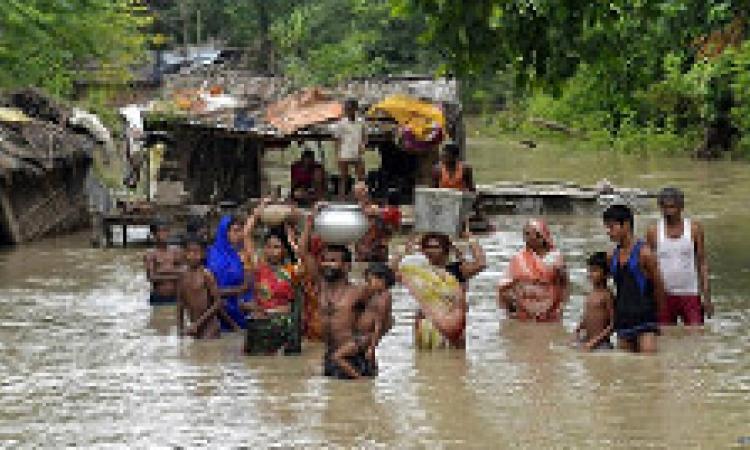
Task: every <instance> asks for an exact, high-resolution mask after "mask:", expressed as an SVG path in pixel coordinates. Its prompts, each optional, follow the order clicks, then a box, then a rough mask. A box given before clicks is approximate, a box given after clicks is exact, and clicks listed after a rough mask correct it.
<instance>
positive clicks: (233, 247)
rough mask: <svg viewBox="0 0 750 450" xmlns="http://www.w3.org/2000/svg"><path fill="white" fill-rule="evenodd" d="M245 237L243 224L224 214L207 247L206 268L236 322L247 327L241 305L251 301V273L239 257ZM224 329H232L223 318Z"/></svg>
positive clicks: (228, 311)
mask: <svg viewBox="0 0 750 450" xmlns="http://www.w3.org/2000/svg"><path fill="white" fill-rule="evenodd" d="M243 238H244V234H243V224H242V223H240V222H239V221H237V220H236V219H235V218H234V217H232V216H224V217H222V218H221V221H220V222H219V228H218V229H217V230H216V240H215V241H214V244H213V245H212V246H211V247H210V248H209V249H208V256H207V257H206V267H208V269H209V270H210V271H211V272H212V273H213V274H214V277H215V278H216V283H217V285H218V286H219V292H220V293H221V296H222V297H223V298H224V308H225V310H226V312H227V314H229V316H230V317H231V318H232V319H234V321H235V322H236V323H237V325H239V326H240V327H242V328H247V320H246V319H245V313H244V312H242V308H240V304H241V303H245V302H248V301H250V300H252V289H250V287H251V281H252V276H251V274H249V273H247V272H246V270H245V265H244V264H243V262H242V259H241V258H240V250H241V249H242V242H243ZM221 329H222V330H224V331H230V330H231V328H230V326H229V324H227V323H226V322H225V321H224V320H222V321H221Z"/></svg>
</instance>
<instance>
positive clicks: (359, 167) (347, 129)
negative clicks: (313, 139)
mask: <svg viewBox="0 0 750 450" xmlns="http://www.w3.org/2000/svg"><path fill="white" fill-rule="evenodd" d="M357 108H358V105H357V101H356V100H353V99H349V100H347V101H346V103H344V116H345V117H344V118H343V119H342V120H341V121H340V122H339V123H338V124H337V125H336V138H337V140H336V158H337V160H338V166H339V177H340V178H339V188H338V196H339V199H342V200H343V199H344V198H345V197H346V194H347V192H346V191H347V189H346V188H347V185H348V181H349V168H350V167H354V173H355V176H356V177H357V181H364V179H365V164H364V160H363V157H364V151H365V147H366V146H367V130H366V128H365V125H364V122H361V121H358V120H357Z"/></svg>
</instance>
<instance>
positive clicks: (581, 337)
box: [575, 252, 615, 352]
mask: <svg viewBox="0 0 750 450" xmlns="http://www.w3.org/2000/svg"><path fill="white" fill-rule="evenodd" d="M588 266H589V267H588V269H589V281H591V285H592V287H593V289H592V291H591V293H590V294H589V295H588V297H586V303H585V304H584V307H583V317H581V322H580V323H579V324H578V328H576V331H575V334H576V339H577V345H578V347H579V348H580V349H581V350H584V351H587V352H588V351H592V350H611V349H612V342H611V341H610V340H609V336H610V335H611V334H612V331H613V327H614V322H615V311H614V304H613V298H612V292H611V291H610V290H609V289H608V288H607V274H608V272H609V270H608V269H607V254H606V253H605V252H597V253H594V254H593V255H591V256H590V257H589V260H588Z"/></svg>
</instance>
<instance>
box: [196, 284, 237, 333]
mask: <svg viewBox="0 0 750 450" xmlns="http://www.w3.org/2000/svg"><path fill="white" fill-rule="evenodd" d="M206 272H207V273H206V282H207V283H208V295H209V296H210V297H211V298H212V299H213V301H212V303H211V307H210V308H209V309H208V311H206V312H205V313H204V314H203V316H206V318H205V319H203V316H201V317H200V319H198V320H199V321H200V320H201V319H203V320H204V321H205V320H207V319H208V317H211V315H212V314H217V315H218V316H219V317H221V318H222V319H224V321H225V322H226V323H228V324H229V326H230V327H231V328H232V329H233V330H235V331H239V330H241V329H242V328H241V327H240V326H239V325H237V322H235V321H234V319H232V316H230V315H229V314H227V311H226V310H225V309H224V300H222V299H221V292H220V290H219V287H218V286H217V284H216V278H214V276H213V274H212V273H210V271H206ZM209 312H211V313H210V314H209Z"/></svg>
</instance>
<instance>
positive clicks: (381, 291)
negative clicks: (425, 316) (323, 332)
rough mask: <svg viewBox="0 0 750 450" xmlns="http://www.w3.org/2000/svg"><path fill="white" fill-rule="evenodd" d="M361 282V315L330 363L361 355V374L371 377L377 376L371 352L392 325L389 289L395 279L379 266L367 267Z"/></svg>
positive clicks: (384, 267)
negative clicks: (363, 296) (363, 362)
mask: <svg viewBox="0 0 750 450" xmlns="http://www.w3.org/2000/svg"><path fill="white" fill-rule="evenodd" d="M365 279H366V281H367V288H366V289H367V300H366V301H365V302H362V303H360V304H358V305H357V307H358V308H360V309H361V312H360V313H359V317H358V318H357V323H356V325H355V331H354V336H353V339H352V340H350V341H348V342H346V343H344V344H342V345H341V346H339V347H338V349H337V350H336V351H335V352H334V354H333V358H332V359H333V360H334V361H346V360H347V359H348V358H356V357H357V355H361V354H362V353H364V354H365V356H366V358H367V360H366V364H367V366H366V367H365V368H364V370H363V372H364V373H367V374H369V375H370V376H374V375H376V374H377V364H376V360H375V348H376V347H377V346H378V344H379V343H380V340H381V339H382V338H383V336H384V335H385V334H386V333H387V332H388V330H390V328H391V326H392V325H393V316H392V313H391V303H392V300H391V293H390V290H389V289H390V288H391V287H393V285H394V283H395V282H396V275H395V274H394V273H393V270H391V268H390V267H388V266H387V265H385V264H383V263H371V264H370V266H369V267H368V269H367V271H366V272H365ZM362 375H364V374H362ZM355 378H356V377H355Z"/></svg>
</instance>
